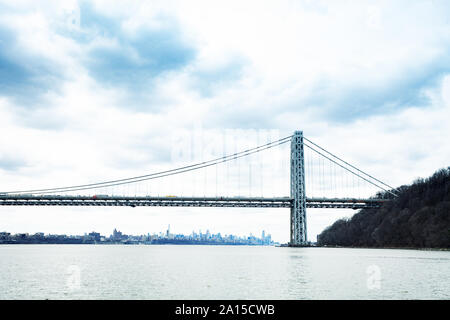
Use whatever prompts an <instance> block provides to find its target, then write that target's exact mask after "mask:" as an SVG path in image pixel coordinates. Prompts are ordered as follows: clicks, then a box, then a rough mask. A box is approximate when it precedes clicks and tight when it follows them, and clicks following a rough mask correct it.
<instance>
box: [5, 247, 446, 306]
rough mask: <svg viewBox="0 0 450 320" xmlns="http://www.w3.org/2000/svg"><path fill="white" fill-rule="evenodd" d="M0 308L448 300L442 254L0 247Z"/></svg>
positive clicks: (348, 251)
mask: <svg viewBox="0 0 450 320" xmlns="http://www.w3.org/2000/svg"><path fill="white" fill-rule="evenodd" d="M0 271H1V272H0V299H295V300H296V299H450V252H449V251H419V250H396V249H345V248H284V247H283V248H277V247H253V246H197V245H191V246H188V245H186V246H176V245H0Z"/></svg>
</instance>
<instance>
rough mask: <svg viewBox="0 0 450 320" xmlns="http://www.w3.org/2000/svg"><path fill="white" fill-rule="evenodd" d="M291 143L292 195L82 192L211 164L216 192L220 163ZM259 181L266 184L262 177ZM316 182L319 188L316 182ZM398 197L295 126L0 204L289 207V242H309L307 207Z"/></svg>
mask: <svg viewBox="0 0 450 320" xmlns="http://www.w3.org/2000/svg"><path fill="white" fill-rule="evenodd" d="M288 143H290V159H289V166H290V194H289V195H288V196H271V197H264V196H260V197H257V196H250V195H248V196H242V195H240V194H239V195H237V196H219V195H217V194H216V195H215V196H206V194H205V195H204V196H174V195H170V196H154V195H153V196H152V195H149V194H144V195H138V194H135V195H123V194H122V195H117V194H116V195H114V194H113V192H110V194H94V195H91V194H89V195H86V194H81V193H86V192H90V191H92V190H99V189H100V190H109V189H108V188H110V189H111V188H115V187H116V188H117V187H118V186H129V185H132V184H134V185H136V184H138V183H142V182H149V181H152V180H156V179H158V180H159V179H162V178H170V177H172V178H173V177H174V176H179V175H181V174H184V175H186V174H188V173H193V174H196V172H198V171H199V170H206V169H208V168H216V193H217V185H218V177H217V170H218V169H217V168H218V166H221V165H223V164H225V163H230V162H236V161H238V159H241V158H246V157H250V156H252V155H254V154H257V153H261V152H263V151H266V150H269V149H273V148H276V147H279V146H282V145H285V144H288ZM307 151H308V152H307ZM313 155H314V156H313ZM314 157H316V158H314ZM227 169H228V168H227ZM239 169H240V167H239ZM260 171H261V172H263V171H264V170H260ZM251 173H252V172H251V170H250V172H249V174H250V179H249V181H250V182H249V184H248V185H249V186H251V177H252V175H251ZM344 173H345V174H344ZM349 177H350V178H349ZM260 180H261V181H260V183H261V185H262V184H263V181H262V177H261V179H260ZM205 181H206V174H205ZM314 184H316V185H318V187H313V186H314ZM367 186H370V187H372V191H371V192H372V193H371V194H368V193H367V192H366V193H365V194H364V195H365V196H362V197H361V196H359V197H357V196H355V195H354V194H352V191H354V190H361V189H367ZM363 187H364V188H363ZM239 188H240V182H239ZM317 189H319V190H322V191H323V193H322V194H321V196H309V197H307V196H306V195H307V191H308V190H311V191H308V193H309V192H311V193H309V194H311V195H312V194H313V193H314V190H317ZM331 189H334V190H335V191H338V193H339V194H338V195H337V196H335V197H327V196H326V195H327V194H329V193H330V190H331ZM147 191H148V190H147ZM377 191H378V192H377ZM380 191H381V192H380ZM345 192H347V194H346V195H344V193H345ZM146 193H148V192H146ZM324 195H325V196H324ZM396 196H397V192H396V190H395V189H394V188H392V187H390V186H389V185H387V184H386V183H384V182H382V181H381V180H379V179H377V178H375V177H373V176H372V175H370V174H368V173H366V172H364V171H362V170H360V169H358V168H357V167H355V166H353V165H351V164H350V163H348V162H347V161H345V160H343V159H341V158H340V157H338V156H336V155H334V154H333V153H331V152H329V151H327V150H326V149H324V148H322V147H321V146H319V145H318V144H316V143H314V142H312V141H311V140H309V139H308V138H306V137H304V136H303V132H302V131H296V132H295V133H294V134H293V135H291V136H288V137H285V138H282V139H278V140H276V141H271V142H268V143H266V144H263V145H260V146H257V147H254V148H250V149H247V150H244V151H240V152H236V153H233V154H230V155H226V156H223V157H219V158H215V159H212V160H209V161H202V162H198V163H195V164H190V165H185V166H181V167H178V168H175V169H170V170H164V171H159V172H155V173H151V174H146V175H141V176H135V177H130V178H125V179H117V180H109V181H103V182H96V183H89V184H79V185H72V186H65V187H55V188H44V189H38V188H35V189H24V190H15V191H14V190H13V191H5V192H0V206H128V207H155V206H157V207H223V208H289V209H290V245H291V246H303V245H306V244H307V229H306V222H307V219H306V218H307V216H306V209H307V208H336V209H337V208H342V209H363V208H377V207H380V206H381V205H382V204H383V203H384V202H386V201H390V200H389V199H392V198H393V197H396Z"/></svg>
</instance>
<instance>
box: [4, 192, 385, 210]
mask: <svg viewBox="0 0 450 320" xmlns="http://www.w3.org/2000/svg"><path fill="white" fill-rule="evenodd" d="M386 201H389V200H386V199H353V198H341V199H338V198H307V199H306V207H307V208H342V209H355V210H356V209H362V208H377V207H380V206H381V205H382V204H383V202H386ZM0 206H127V207H236V208H243V207H245V208H291V207H292V199H291V198H289V197H279V198H258V197H176V196H166V197H151V196H144V197H142V196H139V197H138V196H136V197H129V196H107V195H94V196H81V195H80V196H71V195H14V194H3V195H2V194H0Z"/></svg>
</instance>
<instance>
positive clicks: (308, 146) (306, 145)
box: [303, 142, 398, 197]
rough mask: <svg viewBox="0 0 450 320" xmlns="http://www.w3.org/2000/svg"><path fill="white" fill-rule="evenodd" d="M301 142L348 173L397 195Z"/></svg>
mask: <svg viewBox="0 0 450 320" xmlns="http://www.w3.org/2000/svg"><path fill="white" fill-rule="evenodd" d="M303 144H304V145H305V146H306V147H308V148H309V149H311V150H313V151H314V152H316V153H318V154H319V155H321V156H322V157H324V158H326V159H328V160H330V161H332V162H333V163H335V164H337V165H338V166H340V167H341V168H343V169H345V170H347V171H348V172H350V173H352V174H354V175H356V176H358V177H359V178H361V179H363V180H365V181H366V182H368V183H370V184H372V185H374V186H376V187H377V188H380V189H382V190H384V191H386V192H388V193H390V194H392V195H393V196H395V197H397V196H398V195H397V194H395V193H393V192H391V191H389V190H387V189H385V188H383V187H381V186H379V185H377V184H376V183H374V182H372V181H370V180H368V179H366V178H364V177H362V176H361V175H359V174H358V173H356V172H354V171H352V170H350V169H349V168H346V167H344V166H343V165H341V164H340V163H338V162H336V161H335V160H333V159H331V158H329V157H327V156H326V155H324V154H323V153H321V152H319V151H317V150H316V149H314V148H313V147H311V146H310V145H308V144H306V143H305V142H303ZM347 183H348V181H347Z"/></svg>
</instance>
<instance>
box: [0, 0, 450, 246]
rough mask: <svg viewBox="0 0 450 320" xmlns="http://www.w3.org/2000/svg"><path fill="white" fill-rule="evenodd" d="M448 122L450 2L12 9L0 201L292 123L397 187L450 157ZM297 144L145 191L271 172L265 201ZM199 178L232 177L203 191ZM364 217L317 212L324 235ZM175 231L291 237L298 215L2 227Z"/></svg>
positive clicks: (1, 33)
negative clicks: (4, 195)
mask: <svg viewBox="0 0 450 320" xmlns="http://www.w3.org/2000/svg"><path fill="white" fill-rule="evenodd" d="M449 119H450V4H449V3H448V1H436V0H433V1H432V0H424V1H395V2H393V1H344V0H340V1H306V0H305V1H167V0H165V1H150V2H146V3H142V1H127V2H119V1H117V2H111V1H78V2H77V1H64V2H59V1H14V2H11V1H2V3H1V4H0V130H1V135H0V191H9V190H23V189H28V188H35V187H37V188H39V187H55V186H65V185H73V184H79V183H90V182H95V181H104V180H108V179H115V178H123V177H128V176H134V175H142V174H146V173H151V172H155V171H158V170H161V169H168V168H172V167H176V166H179V165H181V164H185V163H190V162H191V161H196V160H206V159H209V157H210V156H215V155H217V154H220V155H221V152H222V151H224V149H227V150H226V151H230V150H232V151H233V152H234V151H239V147H240V146H246V145H248V146H253V145H255V144H257V143H260V142H267V141H269V140H271V139H277V138H282V137H285V136H288V135H291V134H292V133H293V132H294V131H295V130H303V131H304V134H305V136H307V137H309V138H310V139H311V140H313V141H315V142H317V143H319V144H320V145H321V146H324V147H326V148H327V149H328V150H330V151H332V152H334V153H336V154H338V155H339V156H341V157H342V158H344V159H346V160H347V161H349V162H351V163H353V164H355V165H357V166H358V167H359V168H361V169H363V170H365V171H367V172H369V173H371V174H373V175H374V176H376V177H378V178H379V179H381V180H384V181H386V182H387V183H388V184H390V185H393V186H400V185H402V184H409V183H411V182H412V181H413V180H414V179H416V178H418V177H426V176H428V175H430V174H432V173H433V172H434V171H436V170H437V169H439V168H442V167H446V166H448V165H449V159H450V144H449V143H448V138H449V137H450V126H449V124H448V122H449ZM225 141H232V143H228V144H226V143H225ZM225 145H226V148H225ZM180 150H181V152H180ZM288 152H289V149H288V147H287V146H286V148H280V149H279V152H274V153H272V154H271V155H265V156H261V157H260V163H259V164H255V165H253V162H251V163H252V164H251V165H252V166H253V167H252V169H249V168H250V165H249V164H248V163H249V162H245V163H242V165H241V164H240V165H230V166H228V167H222V168H219V169H218V170H220V171H219V172H217V171H216V172H214V171H210V172H209V173H201V174H199V175H198V176H197V177H194V176H190V177H179V180H176V179H172V181H170V182H158V183H153V184H152V185H150V186H148V185H146V186H138V187H131V188H135V189H136V188H140V189H139V191H140V192H144V191H143V190H142V188H146V190H145V192H144V193H150V194H155V193H159V194H160V195H164V194H167V193H169V192H170V193H174V192H173V191H176V192H178V194H189V195H191V194H195V193H196V192H198V193H200V194H198V193H197V195H202V193H207V192H209V193H211V194H214V193H219V194H227V195H233V194H236V185H233V184H232V183H229V181H228V180H227V179H229V180H232V181H235V180H236V175H239V177H240V175H241V174H242V175H243V176H246V175H245V174H244V173H243V172H244V171H245V170H249V171H252V172H253V173H254V175H257V174H256V172H259V171H258V169H259V170H260V171H264V172H265V174H264V175H260V176H262V178H261V177H259V178H255V179H260V180H258V181H259V182H254V183H253V190H251V191H250V192H253V194H254V195H257V194H259V192H260V193H261V194H262V195H272V194H276V193H277V192H278V191H279V192H280V193H281V194H279V195H280V196H284V195H288V192H289V185H288V183H289V182H288V174H289V172H288V171H289V169H288V168H287V165H286V159H287V158H286V157H287V156H288ZM180 154H181V156H180ZM261 159H263V160H261ZM254 162H255V163H257V160H255V161H254ZM227 170H228V171H227ZM237 170H239V173H236V171H237ZM241 170H242V172H241ZM202 175H204V176H205V177H206V176H208V177H211V176H214V177H218V178H216V180H215V181H212V182H211V181H209V180H208V181H209V183H210V184H209V186H208V187H205V181H203V182H202V181H201V180H202ZM247 175H248V172H247ZM227 177H228V178H227ZM208 179H209V178H208ZM217 179H218V181H217ZM245 179H248V178H245ZM204 180H206V178H204ZM227 181H228V182H227ZM246 181H247V180H246ZM255 181H256V180H255ZM202 183H203V184H202ZM243 184H244V183H243ZM255 185H257V186H255ZM201 188H203V189H201ZM205 188H206V189H207V191H205ZM149 189H150V190H149ZM260 189H261V190H260ZM262 189H264V190H262ZM109 191H110V190H105V191H104V192H109ZM134 191H136V190H134ZM94 192H95V191H94ZM114 192H116V193H120V192H131V193H133V190H131V191H130V190H126V191H124V190H115V191H114ZM239 192H240V191H239ZM246 192H247V191H246ZM352 213H353V212H351V211H350V212H347V211H345V210H344V211H339V210H329V211H327V210H325V211H323V210H309V211H308V223H309V225H308V232H309V238H310V240H313V241H314V240H315V236H316V234H317V233H320V231H321V230H322V229H323V228H324V227H326V226H327V225H329V224H330V223H332V222H333V221H334V220H336V219H338V218H340V217H342V216H348V215H351V214H352ZM168 224H170V225H171V229H172V231H173V232H180V233H190V232H191V231H192V230H193V229H195V230H196V231H198V230H199V229H201V230H203V231H206V229H209V230H210V231H211V232H221V233H222V234H225V233H234V234H241V235H244V234H249V233H250V232H252V233H253V234H257V235H259V234H260V233H261V231H262V230H266V233H267V232H268V233H271V234H272V236H273V237H274V239H275V240H277V241H281V242H286V241H288V238H289V210H285V209H271V210H260V209H234V210H231V209H215V210H210V209H202V208H197V209H177V208H57V207H55V208H40V207H39V208H38V207H36V208H14V207H4V208H1V214H0V231H8V232H13V233H15V232H30V233H34V232H45V233H69V234H83V233H84V232H90V231H92V230H96V231H100V232H101V233H102V234H106V235H109V234H110V233H111V230H112V229H113V228H114V227H117V228H119V229H120V230H122V231H123V232H125V233H132V234H143V233H147V232H150V233H153V232H160V231H164V230H165V229H166V228H167V225H168Z"/></svg>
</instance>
